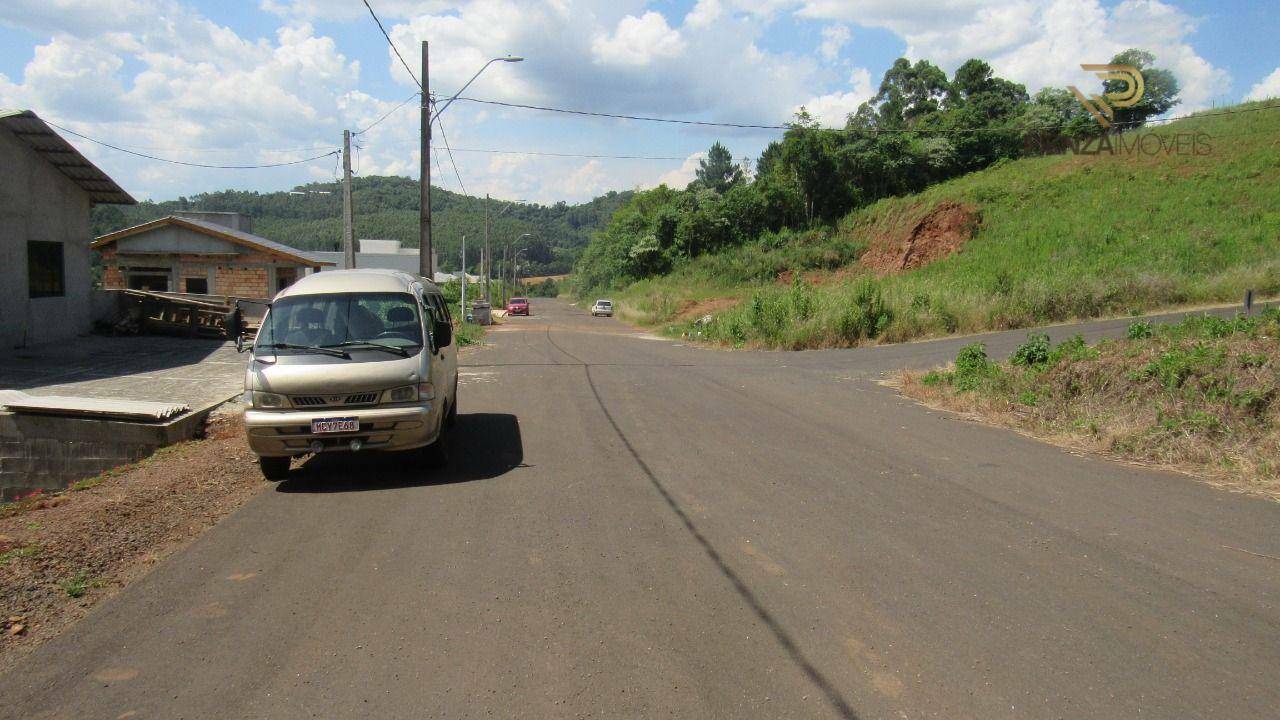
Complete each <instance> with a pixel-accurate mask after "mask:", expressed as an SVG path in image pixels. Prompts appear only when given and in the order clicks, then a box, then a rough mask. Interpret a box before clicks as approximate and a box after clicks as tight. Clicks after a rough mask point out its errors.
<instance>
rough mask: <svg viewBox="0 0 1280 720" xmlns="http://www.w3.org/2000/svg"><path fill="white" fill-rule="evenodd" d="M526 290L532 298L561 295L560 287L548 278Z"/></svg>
mask: <svg viewBox="0 0 1280 720" xmlns="http://www.w3.org/2000/svg"><path fill="white" fill-rule="evenodd" d="M525 290H526V292H528V293H529V295H530V296H532V297H556V296H557V295H559V294H560V286H559V285H558V284H556V281H555V280H552V279H551V278H546V279H545V280H543V281H542V282H540V283H534V284H533V285H529V286H527V287H526V288H525Z"/></svg>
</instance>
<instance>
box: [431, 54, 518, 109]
mask: <svg viewBox="0 0 1280 720" xmlns="http://www.w3.org/2000/svg"><path fill="white" fill-rule="evenodd" d="M496 62H509V63H518V62H524V58H522V57H520V56H519V55H508V56H506V57H498V58H493V59H492V60H490V61H489V62H487V63H485V64H484V67H481V68H480V69H479V70H477V71H476V74H475V75H472V76H471V79H470V80H468V81H467V83H466V84H465V85H463V86H462V87H461V88H460V89H459V90H458V92H456V93H454V94H453V97H451V98H449V99H448V100H446V101H445V103H444V106H443V107H441V108H440V109H439V110H436V118H437V119H439V117H440V116H441V115H442V114H443V113H444V111H445V110H448V109H449V106H450V105H452V104H453V101H454V100H457V99H458V96H459V95H461V94H462V93H463V92H465V91H466V89H467V88H468V87H471V83H473V82H475V81H476V78H478V77H480V73H482V72H484V71H485V70H486V69H488V67H489V66H490V65H492V64H494V63H496Z"/></svg>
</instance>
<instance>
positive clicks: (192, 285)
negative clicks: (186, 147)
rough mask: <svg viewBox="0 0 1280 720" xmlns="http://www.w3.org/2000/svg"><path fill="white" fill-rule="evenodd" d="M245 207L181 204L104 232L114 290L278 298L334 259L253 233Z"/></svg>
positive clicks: (108, 283)
mask: <svg viewBox="0 0 1280 720" xmlns="http://www.w3.org/2000/svg"><path fill="white" fill-rule="evenodd" d="M252 229H253V224H252V218H250V217H249V216H247V215H242V214H239V213H223V212H181V213H175V214H173V215H170V216H168V217H164V218H160V219H158V220H152V221H151V222H147V223H143V224H141V225H135V226H133V227H130V228H125V229H123V230H117V231H116V232H113V233H108V234H106V235H103V236H101V237H99V238H97V239H96V240H94V241H93V244H92V245H91V247H92V248H93V249H95V250H97V251H98V252H99V253H101V255H102V264H103V274H102V285H103V287H104V288H106V289H108V290H113V289H130V290H150V291H153V292H174V293H190V294H197V295H224V296H230V297H241V298H271V297H273V296H274V295H275V294H276V293H277V292H279V291H280V290H282V289H284V288H285V287H288V286H289V285H290V284H292V283H293V282H295V281H296V280H298V278H300V277H302V276H303V275H306V274H307V273H310V272H315V271H316V270H319V269H320V268H321V267H322V266H325V265H332V264H333V263H331V262H328V261H326V260H322V259H320V258H318V257H315V256H314V255H312V254H310V253H306V252H303V251H301V250H297V249H295V248H291V247H289V246H287V245H281V244H280V243H277V242H272V241H271V240H268V239H266V238H263V237H258V236H257V235H254V234H252Z"/></svg>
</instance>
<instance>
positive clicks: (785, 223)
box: [575, 49, 1178, 292]
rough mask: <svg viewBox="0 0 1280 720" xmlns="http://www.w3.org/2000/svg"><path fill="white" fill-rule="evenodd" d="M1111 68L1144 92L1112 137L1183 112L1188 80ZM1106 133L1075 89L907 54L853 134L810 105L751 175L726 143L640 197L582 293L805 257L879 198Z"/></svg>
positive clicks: (589, 272) (600, 251) (592, 262)
mask: <svg viewBox="0 0 1280 720" xmlns="http://www.w3.org/2000/svg"><path fill="white" fill-rule="evenodd" d="M1111 62H1112V63H1114V64H1126V65H1133V66H1135V67H1137V68H1139V69H1140V70H1141V71H1142V74H1143V77H1144V79H1145V82H1146V93H1145V95H1143V97H1142V99H1141V102H1139V103H1137V104H1135V105H1133V106H1131V107H1124V108H1117V109H1116V116H1115V118H1114V119H1113V126H1112V130H1113V131H1120V130H1132V129H1133V128H1136V127H1139V126H1141V125H1142V124H1143V123H1145V122H1146V120H1147V119H1148V118H1150V117H1154V116H1157V115H1161V114H1163V113H1165V112H1167V111H1168V110H1169V109H1170V108H1172V107H1173V106H1174V105H1176V104H1177V102H1178V99H1177V95H1178V84H1177V81H1176V80H1175V79H1174V77H1173V74H1172V73H1170V72H1169V71H1168V70H1164V69H1159V68H1154V67H1152V63H1153V62H1154V57H1153V56H1152V55H1151V54H1150V53H1148V52H1145V51H1142V50H1136V49H1131V50H1126V51H1125V52H1122V53H1120V54H1118V55H1116V56H1115V58H1113V59H1112V61H1111ZM1109 82H1110V83H1115V81H1109ZM1118 89H1119V88H1115V87H1111V86H1108V85H1104V86H1103V87H1101V88H1099V90H1100V91H1103V92H1106V91H1112V90H1118ZM1102 132H1103V130H1102V128H1101V126H1100V125H1099V124H1098V123H1097V122H1095V121H1094V119H1093V117H1091V116H1090V115H1089V113H1088V112H1087V111H1086V110H1085V109H1084V108H1083V107H1082V106H1081V104H1080V103H1079V102H1078V101H1077V100H1076V98H1075V97H1074V95H1073V94H1072V93H1071V92H1070V91H1069V90H1067V89H1065V88H1053V87H1049V88H1044V89H1042V90H1040V91H1039V92H1037V93H1036V94H1035V95H1034V96H1032V95H1029V94H1028V93H1027V90H1026V88H1025V87H1024V86H1022V85H1020V84H1018V83H1015V82H1011V81H1009V80H1006V79H1003V78H1000V77H996V76H995V74H994V73H993V72H992V69H991V67H990V66H989V65H988V64H987V63H986V62H984V61H982V60H976V59H975V60H969V61H968V62H966V63H964V64H963V65H961V66H960V67H959V68H958V69H957V70H956V72H955V73H954V74H953V75H952V76H951V77H950V78H948V77H947V75H946V73H945V72H943V71H942V70H941V69H940V68H938V67H937V66H936V65H934V64H933V63H931V62H929V61H928V60H918V61H916V62H915V63H912V62H910V61H909V60H907V59H906V58H900V59H898V60H897V61H896V62H894V64H893V66H892V67H890V68H889V70H888V71H886V72H885V74H884V78H883V80H882V81H881V83H880V86H879V89H878V92H877V94H876V95H875V97H873V98H872V99H871V100H869V101H868V102H866V103H863V104H862V106H861V107H859V108H858V110H857V111H856V112H853V113H850V114H849V116H848V118H847V121H846V123H845V126H844V127H842V128H835V129H827V128H820V127H818V124H817V122H816V121H815V120H814V119H813V117H812V116H810V115H809V113H807V112H806V111H805V110H804V108H801V109H800V111H799V112H798V113H797V115H796V117H795V120H794V121H793V122H792V123H791V124H790V127H789V129H788V130H787V131H786V133H785V134H784V135H783V137H782V139H781V140H778V141H775V142H772V143H770V144H769V145H768V146H767V147H766V148H765V149H764V152H763V153H762V154H761V155H760V157H759V159H758V160H756V162H755V165H754V168H752V166H751V162H750V161H749V160H740V161H735V160H734V158H733V157H732V155H731V154H730V153H729V151H728V150H727V149H726V148H725V147H724V146H723V145H721V144H719V143H716V144H715V145H713V146H712V147H711V149H710V151H709V153H708V155H707V158H706V159H705V160H703V161H702V162H701V166H700V168H699V170H698V171H697V179H695V180H694V181H693V182H692V183H690V184H689V186H688V187H686V188H684V189H672V188H667V187H665V186H663V187H658V188H656V189H654V190H649V191H645V192H638V193H635V194H634V195H633V196H632V197H631V198H630V199H629V201H628V202H627V203H626V204H624V205H623V206H622V207H621V208H620V209H619V211H618V212H617V214H616V215H615V216H614V218H613V221H612V222H611V223H610V224H609V225H608V227H607V228H606V229H605V231H604V232H602V233H600V234H599V236H598V237H597V239H596V240H594V241H593V242H592V243H591V245H590V246H589V247H588V248H587V250H586V252H584V253H583V256H582V259H581V260H580V261H579V262H578V265H577V267H576V270H575V273H576V275H577V281H578V287H579V288H580V289H581V291H582V292H586V291H587V290H589V289H591V288H606V287H621V286H624V285H626V284H627V283H629V282H631V281H634V280H639V279H642V278H646V277H651V276H655V275H662V274H664V273H667V272H669V271H670V270H672V269H674V268H675V267H677V266H679V265H682V264H684V263H687V262H688V261H690V260H692V259H693V258H696V257H698V256H700V255H704V254H708V253H715V252H718V251H721V250H725V249H728V248H735V247H740V246H743V245H748V244H753V243H758V244H760V245H761V247H762V250H761V252H766V251H767V252H774V251H778V250H783V249H786V248H792V249H795V248H794V247H793V246H796V245H804V244H805V243H806V242H808V240H807V239H806V238H808V237H809V236H808V235H807V234H806V233H807V232H808V231H810V230H813V229H817V228H823V227H830V226H831V225H833V224H834V223H836V222H837V221H839V220H840V219H841V218H843V217H844V216H846V215H848V214H849V213H850V212H852V211H855V210H858V209H859V208H863V207H866V206H868V205H870V204H872V203H874V202H876V201H877V200H880V199H882V198H886V197H893V196H900V195H906V194H908V193H914V192H919V191H921V190H923V189H925V188H927V187H929V186H931V185H934V184H936V183H939V182H942V181H945V180H948V179H951V178H955V177H958V176H960V175H964V174H967V173H970V172H973V171H976V170H981V169H983V168H987V167H990V166H992V165H995V164H997V163H1000V162H1004V161H1009V160H1013V159H1017V158H1020V157H1025V156H1029V155H1040V154H1045V153H1053V152H1060V151H1061V150H1062V149H1063V146H1064V143H1065V142H1068V141H1070V140H1072V139H1083V138H1087V137H1090V136H1094V135H1098V134H1100V133H1102ZM847 260H848V258H844V257H841V256H838V255H832V258H831V262H833V263H837V264H839V263H842V262H846V261H847Z"/></svg>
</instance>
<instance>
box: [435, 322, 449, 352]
mask: <svg viewBox="0 0 1280 720" xmlns="http://www.w3.org/2000/svg"><path fill="white" fill-rule="evenodd" d="M432 334H433V335H435V338H436V347H438V348H444V347H448V346H450V345H452V344H453V324H452V323H450V322H449V321H447V320H445V321H443V322H437V323H436V325H435V329H434V331H433V332H432Z"/></svg>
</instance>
